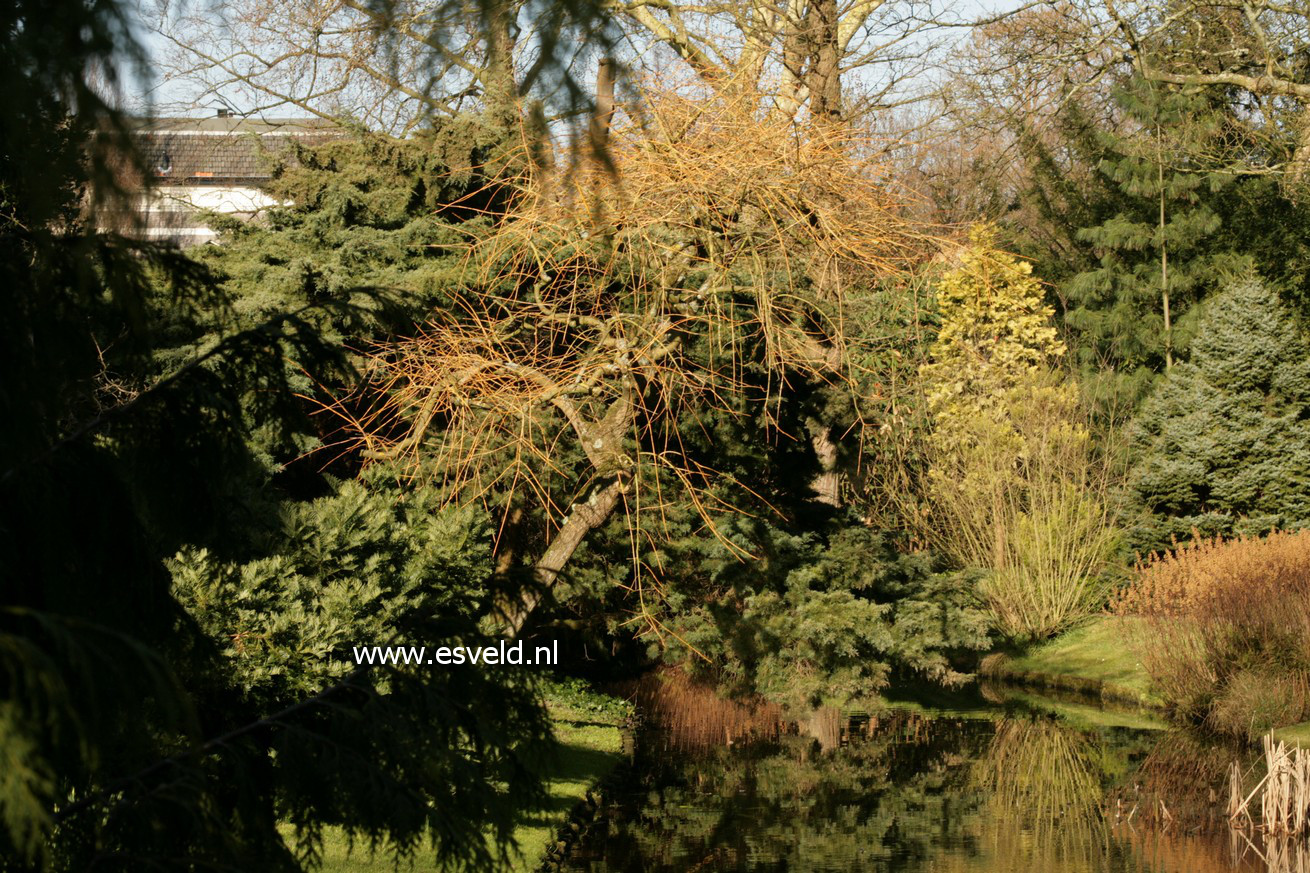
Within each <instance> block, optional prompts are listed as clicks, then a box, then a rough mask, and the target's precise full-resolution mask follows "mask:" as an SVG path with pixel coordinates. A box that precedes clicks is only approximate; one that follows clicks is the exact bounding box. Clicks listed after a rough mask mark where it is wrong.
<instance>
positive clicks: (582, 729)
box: [319, 700, 623, 873]
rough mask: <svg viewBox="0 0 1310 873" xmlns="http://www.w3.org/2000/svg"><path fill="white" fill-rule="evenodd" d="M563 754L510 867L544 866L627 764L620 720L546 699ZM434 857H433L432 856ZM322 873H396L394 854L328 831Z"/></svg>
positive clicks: (409, 868)
mask: <svg viewBox="0 0 1310 873" xmlns="http://www.w3.org/2000/svg"><path fill="white" fill-rule="evenodd" d="M548 703H549V706H550V712H551V718H552V721H553V722H554V725H555V736H556V738H557V739H558V740H559V744H560V745H559V755H558V756H557V758H556V760H555V763H554V766H553V767H552V768H551V772H550V777H549V781H548V783H547V786H546V788H547V791H548V792H549V795H550V798H549V800H548V802H547V803H548V805H547V807H546V808H545V809H543V810H539V811H537V812H533V813H528V814H525V815H524V816H523V819H522V821H521V822H520V823H519V825H518V826H517V827H516V828H515V829H514V841H515V843H516V844H517V845H518V847H519V854H518V855H517V857H516V858H515V859H514V862H513V863H512V864H511V865H510V866H509V867H507V868H505V869H506V870H509V871H516V873H517V871H530V870H535V869H537V868H538V867H539V866H540V865H541V861H542V859H543V858H544V857H545V851H546V846H547V844H548V843H549V842H550V841H551V840H553V839H554V837H555V833H556V831H557V829H558V828H559V827H560V825H562V824H564V822H565V820H566V819H567V818H568V815H569V812H570V811H571V810H572V809H573V807H574V806H576V805H577V804H578V802H579V801H581V800H582V799H583V797H585V796H586V794H587V790H588V789H589V788H591V787H593V786H594V785H595V784H596V783H597V782H599V781H600V780H601V779H602V778H603V777H604V776H605V775H606V774H608V773H609V772H610V771H611V770H613V769H614V767H615V766H616V765H617V764H618V763H619V762H620V761H621V760H622V759H623V737H622V733H621V732H620V730H619V722H620V717H618V716H616V715H614V714H612V713H608V712H600V713H598V712H585V711H582V710H579V709H577V708H575V707H573V706H571V705H569V704H568V703H561V702H557V701H553V700H548ZM419 856H420V859H419V862H417V863H410V864H401V865H400V867H399V870H400V873H421V871H428V870H433V869H435V868H434V867H433V866H432V865H431V864H430V863H426V864H425V863H422V856H423V853H422V852H420V853H419ZM429 858H430V856H429ZM319 870H320V871H322V873H396V870H397V867H396V863H395V859H394V858H392V856H391V855H390V854H387V853H385V852H381V851H380V852H379V853H378V854H376V855H374V854H370V852H369V851H368V846H367V845H356V846H355V850H354V851H353V852H352V851H351V850H350V847H349V845H348V844H347V842H346V837H345V835H344V834H343V833H342V832H341V831H340V830H339V829H336V828H329V829H328V830H327V831H326V832H325V833H324V835H323V864H322V866H321V867H320V868H319Z"/></svg>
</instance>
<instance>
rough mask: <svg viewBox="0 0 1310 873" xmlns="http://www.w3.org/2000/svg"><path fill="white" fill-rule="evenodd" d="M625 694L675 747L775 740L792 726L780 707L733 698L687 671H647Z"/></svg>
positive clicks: (627, 688)
mask: <svg viewBox="0 0 1310 873" xmlns="http://www.w3.org/2000/svg"><path fill="white" fill-rule="evenodd" d="M621 691H622V693H623V694H624V696H626V697H628V698H630V699H631V700H632V701H633V702H634V703H636V705H637V709H638V711H639V712H640V713H641V714H642V716H643V718H645V719H646V720H648V721H650V722H651V723H652V724H655V725H657V726H659V728H660V729H661V730H662V731H663V732H664V735H665V736H666V737H667V738H668V742H669V743H670V744H671V745H672V746H674V747H676V748H683V749H702V748H713V747H716V746H725V745H726V746H731V745H734V744H736V743H738V742H742V741H746V740H751V739H771V738H773V737H776V736H778V735H779V734H781V733H782V732H783V731H784V729H785V728H786V727H787V721H786V719H785V718H784V716H783V710H782V707H780V706H778V705H777V704H773V703H768V702H766V701H763V700H746V701H738V700H730V699H728V698H725V697H722V696H720V695H719V693H718V692H717V691H716V690H715V689H714V688H712V687H710V686H707V685H704V684H702V683H699V682H697V681H695V680H694V679H692V678H691V677H690V676H688V675H687V674H686V673H685V672H683V671H682V670H677V669H670V670H658V671H654V672H651V673H647V674H645V675H644V676H642V677H641V678H640V679H638V680H636V681H634V682H631V683H625V687H624V688H622V689H621Z"/></svg>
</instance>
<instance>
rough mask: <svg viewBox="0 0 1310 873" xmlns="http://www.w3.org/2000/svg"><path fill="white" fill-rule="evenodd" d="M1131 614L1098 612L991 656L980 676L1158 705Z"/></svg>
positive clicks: (1157, 698) (1159, 702)
mask: <svg viewBox="0 0 1310 873" xmlns="http://www.w3.org/2000/svg"><path fill="white" fill-rule="evenodd" d="M1137 621H1140V619H1133V618H1115V617H1111V616H1102V617H1098V618H1096V619H1093V620H1092V621H1090V622H1088V623H1087V624H1085V625H1083V626H1081V627H1078V628H1075V629H1074V630H1071V631H1069V632H1068V633H1065V634H1062V635H1061V636H1059V637H1056V638H1055V639H1053V640H1050V641H1049V642H1046V643H1042V644H1040V645H1037V646H1034V647H1032V648H1030V649H1028V650H1027V651H1025V652H1023V653H1021V654H1018V655H1014V656H1010V655H994V656H992V657H991V658H989V659H988V661H987V662H986V663H985V664H984V666H983V669H982V672H983V674H984V675H987V676H990V677H994V678H997V679H1003V680H1011V681H1018V682H1023V683H1029V684H1035V685H1048V686H1051V687H1057V688H1067V689H1069V690H1074V691H1086V692H1088V693H1091V694H1095V695H1097V696H1100V697H1102V698H1106V699H1114V700H1121V701H1125V702H1130V703H1138V704H1143V705H1146V706H1160V705H1161V704H1162V701H1161V700H1160V698H1159V697H1158V696H1157V695H1156V694H1155V693H1154V692H1152V690H1151V683H1150V677H1149V676H1147V674H1146V670H1145V669H1144V668H1143V667H1142V665H1141V664H1140V663H1139V662H1138V660H1137V656H1136V654H1135V653H1134V651H1133V647H1132V645H1131V641H1130V638H1129V637H1130V634H1131V633H1132V632H1133V630H1134V627H1133V626H1132V624H1131V623H1132V622H1137Z"/></svg>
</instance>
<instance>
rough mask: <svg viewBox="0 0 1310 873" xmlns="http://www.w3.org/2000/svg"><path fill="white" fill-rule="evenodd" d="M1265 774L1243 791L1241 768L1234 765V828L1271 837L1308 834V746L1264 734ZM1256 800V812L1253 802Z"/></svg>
mask: <svg viewBox="0 0 1310 873" xmlns="http://www.w3.org/2000/svg"><path fill="white" fill-rule="evenodd" d="M1262 743H1263V746H1264V762H1265V774H1264V777H1263V778H1262V779H1261V780H1260V781H1259V782H1258V783H1256V786H1255V788H1253V789H1251V790H1250V791H1246V789H1245V787H1244V786H1243V780H1242V774H1241V768H1240V766H1239V765H1238V764H1233V769H1232V774H1231V787H1230V797H1229V801H1228V810H1229V812H1228V819H1229V822H1230V823H1231V824H1232V826H1233V827H1235V828H1244V829H1250V830H1257V831H1260V832H1261V833H1263V834H1267V835H1272V836H1284V837H1286V836H1293V837H1294V836H1301V835H1303V834H1306V833H1310V749H1302V748H1301V747H1300V746H1296V747H1293V748H1290V749H1289V748H1288V747H1287V744H1286V743H1279V742H1274V738H1273V735H1272V734H1267V735H1266V736H1265V737H1264V739H1263V741H1262ZM1257 800H1258V801H1259V804H1260V808H1259V812H1255V811H1254V808H1253V801H1257Z"/></svg>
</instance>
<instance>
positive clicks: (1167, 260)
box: [1061, 81, 1232, 395]
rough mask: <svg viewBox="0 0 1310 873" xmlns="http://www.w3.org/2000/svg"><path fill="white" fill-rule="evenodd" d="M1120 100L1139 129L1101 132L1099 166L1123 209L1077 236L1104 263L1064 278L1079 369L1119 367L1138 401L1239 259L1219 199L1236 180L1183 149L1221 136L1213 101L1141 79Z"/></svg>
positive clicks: (1125, 88)
mask: <svg viewBox="0 0 1310 873" xmlns="http://www.w3.org/2000/svg"><path fill="white" fill-rule="evenodd" d="M1116 96H1117V98H1118V101H1119V104H1120V106H1121V107H1122V109H1123V111H1124V113H1125V115H1126V123H1127V125H1129V126H1130V131H1129V132H1128V133H1125V134H1114V133H1112V132H1109V131H1103V132H1102V133H1101V134H1100V137H1101V139H1102V142H1103V148H1104V156H1103V157H1102V158H1101V160H1100V164H1099V170H1100V173H1101V174H1102V175H1103V176H1104V177H1105V178H1106V179H1107V180H1108V182H1109V183H1110V185H1111V186H1112V188H1113V197H1114V202H1113V204H1112V208H1113V210H1114V211H1113V214H1110V215H1108V216H1107V217H1105V218H1103V220H1101V221H1100V222H1099V223H1097V224H1095V225H1088V226H1085V227H1082V228H1080V229H1079V230H1078V231H1077V232H1076V237H1077V239H1078V240H1079V241H1081V242H1083V243H1086V244H1088V245H1089V246H1090V247H1091V250H1092V254H1093V256H1094V258H1095V260H1096V263H1095V265H1094V266H1091V267H1090V268H1088V269H1084V270H1083V271H1082V272H1080V273H1078V274H1076V275H1074V276H1072V277H1071V278H1070V279H1069V280H1068V281H1066V282H1064V283H1063V284H1062V286H1061V293H1062V294H1063V295H1064V296H1066V297H1067V301H1068V303H1067V311H1066V313H1065V323H1066V324H1067V326H1068V327H1069V329H1070V331H1071V332H1072V334H1073V335H1074V336H1075V337H1076V340H1075V348H1076V350H1077V353H1078V357H1079V361H1078V363H1080V364H1082V365H1083V366H1085V367H1101V368H1106V369H1111V370H1114V371H1116V372H1117V373H1118V374H1119V375H1120V377H1121V378H1125V377H1126V378H1127V379H1129V380H1130V385H1129V386H1121V388H1126V390H1127V393H1128V394H1129V395H1137V394H1138V393H1139V392H1140V391H1141V389H1142V386H1144V385H1146V384H1147V382H1148V381H1149V374H1150V373H1154V372H1159V371H1162V370H1164V369H1167V368H1168V367H1169V366H1171V365H1172V363H1173V360H1174V358H1175V357H1176V356H1177V354H1178V352H1179V351H1180V350H1182V349H1185V348H1186V346H1187V341H1188V337H1189V335H1190V331H1189V329H1188V322H1187V319H1186V315H1187V312H1188V311H1189V310H1190V309H1191V307H1192V306H1193V305H1194V304H1195V303H1196V302H1197V301H1198V300H1200V299H1202V298H1203V297H1204V296H1205V295H1206V294H1207V293H1209V291H1210V290H1211V289H1213V287H1214V282H1215V277H1216V274H1217V273H1218V272H1220V271H1221V269H1222V268H1223V267H1224V266H1225V265H1226V264H1228V263H1230V262H1231V261H1232V257H1231V255H1229V254H1228V253H1227V252H1226V250H1225V242H1226V241H1225V239H1224V238H1223V237H1221V236H1220V235H1219V233H1218V231H1219V230H1220V228H1221V226H1222V225H1223V218H1222V214H1223V211H1224V209H1223V207H1222V206H1220V205H1219V204H1218V203H1217V202H1216V201H1217V196H1218V194H1219V192H1220V191H1221V189H1222V188H1223V187H1224V186H1225V185H1226V183H1227V182H1228V181H1230V177H1226V176H1222V175H1220V174H1217V173H1209V172H1204V171H1202V170H1200V169H1198V168H1196V167H1193V166H1190V165H1189V161H1188V159H1187V154H1186V150H1185V149H1180V148H1179V144H1178V139H1179V138H1180V137H1184V138H1187V139H1190V140H1192V141H1200V140H1204V139H1205V138H1207V137H1210V136H1212V135H1213V133H1214V129H1215V127H1216V126H1217V124H1218V116H1217V110H1216V109H1215V108H1214V107H1213V106H1212V105H1211V104H1210V101H1209V100H1207V99H1206V98H1205V97H1204V96H1198V95H1193V94H1188V93H1184V92H1181V91H1178V90H1176V89H1173V90H1171V89H1169V88H1167V87H1166V86H1162V85H1159V84H1151V83H1145V82H1141V81H1132V82H1130V83H1128V84H1127V85H1125V86H1123V87H1121V88H1120V89H1119V90H1118V92H1117V94H1116ZM1107 205H1110V204H1107ZM1144 377H1145V378H1144ZM1131 385H1135V386H1137V387H1131Z"/></svg>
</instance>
